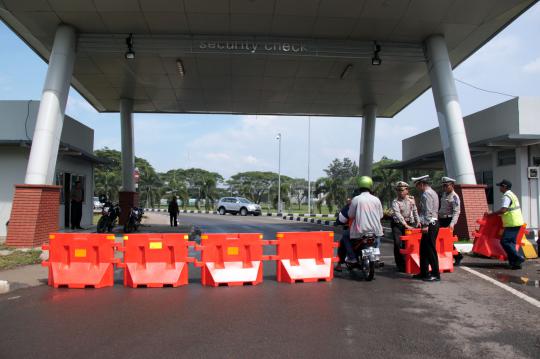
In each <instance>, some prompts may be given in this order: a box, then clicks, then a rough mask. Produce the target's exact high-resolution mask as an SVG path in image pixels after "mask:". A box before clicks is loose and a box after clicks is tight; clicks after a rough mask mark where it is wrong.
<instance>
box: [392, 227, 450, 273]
mask: <svg viewBox="0 0 540 359" xmlns="http://www.w3.org/2000/svg"><path fill="white" fill-rule="evenodd" d="M421 239H422V230H420V229H416V228H415V229H411V230H406V231H405V235H404V236H401V241H402V242H403V243H405V248H404V249H401V250H400V252H401V254H403V255H404V257H405V258H404V259H405V273H409V274H418V273H420V240H421ZM454 242H457V237H456V236H454V235H453V234H452V231H451V230H450V228H439V233H438V235H437V239H436V248H437V257H438V259H439V271H440V272H453V271H454V255H456V254H457V250H455V249H454Z"/></svg>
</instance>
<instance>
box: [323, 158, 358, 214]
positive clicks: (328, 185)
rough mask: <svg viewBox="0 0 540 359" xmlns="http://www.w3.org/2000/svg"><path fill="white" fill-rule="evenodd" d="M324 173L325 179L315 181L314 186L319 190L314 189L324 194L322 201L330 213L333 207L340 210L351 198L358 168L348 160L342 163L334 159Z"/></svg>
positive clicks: (345, 159)
mask: <svg viewBox="0 0 540 359" xmlns="http://www.w3.org/2000/svg"><path fill="white" fill-rule="evenodd" d="M324 172H325V173H326V175H327V177H324V178H320V179H319V180H317V182H316V183H315V184H316V187H317V185H318V187H319V188H318V189H316V192H317V193H321V194H324V201H325V202H326V205H327V206H328V210H329V211H330V212H332V210H333V206H336V207H337V208H341V206H343V205H345V202H346V200H347V197H349V196H351V195H352V192H353V191H354V189H355V188H356V176H357V174H358V166H357V165H356V162H354V161H351V160H350V159H349V158H344V159H343V161H340V160H339V159H337V158H336V159H334V160H333V161H332V162H331V163H330V165H328V168H327V169H325V170H324ZM318 208H320V206H318Z"/></svg>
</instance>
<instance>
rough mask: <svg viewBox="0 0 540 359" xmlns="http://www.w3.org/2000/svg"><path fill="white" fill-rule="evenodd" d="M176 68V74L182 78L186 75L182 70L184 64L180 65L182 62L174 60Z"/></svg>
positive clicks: (183, 69)
mask: <svg viewBox="0 0 540 359" xmlns="http://www.w3.org/2000/svg"><path fill="white" fill-rule="evenodd" d="M176 67H177V68H178V73H179V74H180V76H181V77H184V76H185V75H186V69H185V68H184V64H183V63H182V60H180V59H177V60H176Z"/></svg>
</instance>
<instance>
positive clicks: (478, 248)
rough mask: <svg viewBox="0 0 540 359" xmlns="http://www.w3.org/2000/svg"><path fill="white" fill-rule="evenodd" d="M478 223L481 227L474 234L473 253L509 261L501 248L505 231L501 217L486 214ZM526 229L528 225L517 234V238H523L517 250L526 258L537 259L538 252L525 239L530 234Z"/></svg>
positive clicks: (518, 243)
mask: <svg viewBox="0 0 540 359" xmlns="http://www.w3.org/2000/svg"><path fill="white" fill-rule="evenodd" d="M477 223H478V224H479V225H480V227H479V229H478V230H477V231H475V233H474V244H473V250H472V251H473V253H475V254H478V255H481V256H484V257H489V258H495V259H499V260H501V261H505V260H506V259H507V256H506V252H505V251H504V249H503V248H502V246H501V238H502V233H503V231H504V228H503V225H502V220H501V217H500V216H497V215H493V214H486V215H484V216H483V217H482V218H480V219H479V220H477ZM526 227H527V225H526V224H524V225H522V226H521V228H520V230H519V232H518V234H517V237H516V238H521V240H518V241H516V250H517V251H518V252H519V251H520V250H521V253H522V254H523V256H524V257H525V258H528V259H530V258H537V257H538V254H537V253H536V250H535V249H534V247H533V246H532V244H531V243H530V242H529V241H528V240H527V238H526V237H525V235H526V234H527V233H528V232H527V229H526Z"/></svg>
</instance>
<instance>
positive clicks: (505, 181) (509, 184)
mask: <svg viewBox="0 0 540 359" xmlns="http://www.w3.org/2000/svg"><path fill="white" fill-rule="evenodd" d="M497 186H504V187H506V188H508V189H511V188H512V182H510V181H509V180H505V179H503V180H502V181H501V182H499V183H497Z"/></svg>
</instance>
